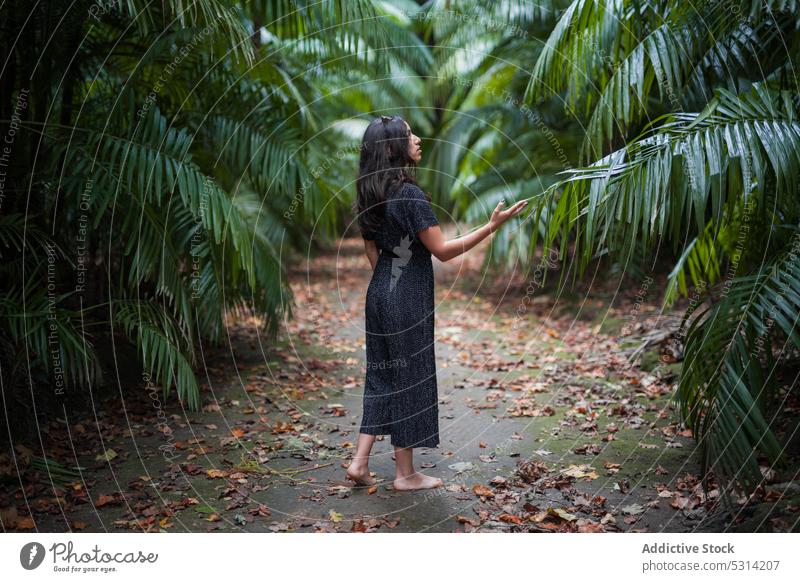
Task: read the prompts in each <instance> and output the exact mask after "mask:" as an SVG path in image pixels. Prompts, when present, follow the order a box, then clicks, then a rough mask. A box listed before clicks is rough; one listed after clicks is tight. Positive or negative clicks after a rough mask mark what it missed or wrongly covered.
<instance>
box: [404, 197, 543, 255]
mask: <svg viewBox="0 0 800 582" xmlns="http://www.w3.org/2000/svg"><path fill="white" fill-rule="evenodd" d="M503 204H504V202H500V203H499V204H498V205H497V207H495V209H494V212H492V217H491V218H490V219H489V222H487V223H486V224H484V225H483V226H482V227H480V228H479V229H477V230H474V231H472V232H470V233H469V234H465V235H464V236H460V237H458V238H454V239H451V240H447V239H446V238H445V237H444V234H443V233H442V229H441V228H439V226H438V225H436V226H431V227H430V228H427V229H425V230H421V231H420V232H419V233H418V236H419V240H421V241H422V244H424V245H425V246H426V247H427V249H428V250H429V251H430V252H431V254H432V255H433V256H434V257H436V258H437V259H439V260H440V261H442V262H444V261H449V260H450V259H453V258H455V257H457V256H459V255H462V254H464V253H466V252H467V251H468V250H470V249H472V248H473V247H474V246H475V245H477V244H478V243H479V242H481V241H482V240H483V239H485V238H486V237H487V236H489V235H490V234H492V233H493V232H494V231H496V230H497V229H498V228H500V227H501V226H502V225H503V223H504V222H505V221H506V220H508V219H509V218H511V217H512V216H516V215H517V214H519V213H520V212H522V210H523V209H524V208H525V206H526V205H527V204H528V202H527V201H526V200H521V201H520V202H517V203H516V204H514V206H512V207H511V208H509V209H508V210H502V208H503Z"/></svg>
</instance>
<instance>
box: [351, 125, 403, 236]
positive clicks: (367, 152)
mask: <svg viewBox="0 0 800 582" xmlns="http://www.w3.org/2000/svg"><path fill="white" fill-rule="evenodd" d="M409 135H410V130H409V129H408V126H407V125H406V122H405V120H404V119H403V118H402V117H400V116H399V115H392V116H387V115H381V116H380V117H378V118H376V119H373V120H372V122H370V124H369V125H368V126H367V129H366V131H365V132H364V138H363V139H362V141H361V158H360V160H359V163H358V178H357V179H356V201H355V204H353V212H355V213H356V215H357V216H358V226H359V228H360V229H361V233H362V234H370V235H374V234H375V233H376V232H377V231H378V229H380V227H381V223H382V222H383V216H384V211H385V207H386V205H385V204H384V202H386V198H387V195H388V194H389V193H390V192H392V191H393V190H394V189H395V188H399V187H400V186H402V185H403V183H404V182H410V183H412V184H414V185H416V184H417V180H416V177H415V174H416V172H415V170H416V163H415V162H414V160H412V159H411V157H410V156H409V155H408V136H409Z"/></svg>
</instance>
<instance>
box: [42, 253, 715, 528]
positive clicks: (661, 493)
mask: <svg viewBox="0 0 800 582" xmlns="http://www.w3.org/2000/svg"><path fill="white" fill-rule="evenodd" d="M476 261H477V259H474V260H473V261H472V262H471V263H463V264H455V265H451V264H447V265H441V264H438V265H437V311H436V335H437V344H436V355H437V364H438V378H439V394H440V408H439V411H440V432H441V444H440V446H439V448H438V449H436V450H427V451H426V450H421V451H418V454H417V455H416V458H417V463H418V464H419V466H420V467H422V468H424V470H425V471H427V472H428V473H430V474H435V475H438V476H441V477H442V478H443V479H444V481H445V483H446V487H445V488H442V489H438V490H433V491H427V492H413V493H412V492H396V491H393V490H392V488H391V481H392V477H393V461H392V450H391V447H390V446H389V442H388V437H387V438H386V439H385V440H381V441H378V442H377V443H376V446H375V449H374V457H373V461H372V467H371V468H372V471H374V473H375V476H376V477H377V478H378V479H379V484H378V486H377V487H374V488H371V489H353V488H351V487H350V486H349V485H348V483H347V482H346V481H344V466H346V463H347V460H348V459H349V457H350V455H351V454H352V451H353V443H354V442H355V440H356V438H357V431H358V426H359V421H360V410H361V408H360V407H361V393H362V389H363V373H364V353H365V352H364V332H363V309H364V292H365V289H366V285H367V283H368V280H369V272H368V263H367V261H366V258H365V257H364V256H363V253H362V250H361V245H360V243H359V242H358V241H350V240H348V241H343V243H342V245H341V246H340V247H339V249H338V251H337V252H334V253H330V254H327V255H325V256H322V257H320V258H318V259H316V260H314V261H312V262H311V264H309V265H304V266H303V267H301V268H297V269H296V270H294V271H293V272H292V274H291V276H292V286H293V289H294V292H295V297H296V308H295V310H294V313H295V318H294V319H292V320H291V321H289V322H288V325H287V326H286V328H285V329H284V330H282V332H281V334H280V337H279V342H278V343H277V344H275V343H270V342H267V341H265V340H264V339H263V338H262V337H260V336H259V333H258V327H257V325H256V324H257V322H254V321H243V322H239V323H237V324H236V325H235V326H233V327H231V328H230V330H229V346H228V349H227V350H219V351H218V352H216V353H215V354H212V355H211V356H209V358H208V359H207V360H206V362H205V369H206V372H207V377H208V381H207V382H206V387H205V390H204V393H203V402H204V407H203V411H202V412H201V413H184V412H183V411H181V410H180V408H179V407H178V406H176V405H175V404H174V402H173V403H170V404H167V403H163V404H162V403H161V402H160V400H158V398H157V396H156V397H155V398H151V399H145V405H144V406H138V407H137V406H131V409H130V410H127V408H126V412H125V414H124V415H123V414H121V413H120V411H119V410H113V409H112V410H106V412H104V413H100V414H99V415H98V417H97V418H96V419H86V420H85V421H84V422H80V423H77V422H74V421H70V428H71V430H70V433H71V434H72V437H73V438H74V439H75V442H80V444H79V445H78V446H76V447H70V449H73V448H74V449H76V451H75V454H76V455H77V458H78V462H79V463H80V465H81V466H82V467H84V469H85V470H83V471H82V472H81V475H82V477H81V479H80V480H78V481H73V482H71V483H69V484H68V485H65V486H64V488H63V490H62V489H59V490H57V492H58V493H59V496H58V497H55V498H54V497H52V493H51V498H50V499H49V503H44V502H42V503H41V504H40V507H39V508H38V509H35V510H34V515H33V517H34V522H35V524H34V527H36V528H37V529H40V530H41V531H63V530H66V529H68V528H71V529H79V530H89V531H103V530H108V531H119V530H128V531H130V530H134V531H139V530H145V531H153V530H156V531H157V530H162V529H163V530H167V531H207V530H220V531H232V530H246V531H315V530H325V531H328V530H330V531H444V532H453V531H475V530H478V531H496V530H503V531H546V530H556V531H621V530H636V531H653V532H656V531H683V532H685V531H708V530H712V531H721V530H722V529H724V527H725V525H724V523H723V522H722V521H721V518H715V517H713V516H711V515H710V514H709V509H710V508H712V507H713V506H714V500H713V499H706V498H705V496H704V495H703V493H702V490H701V488H700V486H699V482H698V477H697V473H698V464H697V459H696V455H695V454H694V453H693V451H694V443H693V441H692V439H691V438H690V436H691V435H690V433H688V432H687V431H681V429H680V428H679V427H678V426H677V424H676V422H675V421H676V419H677V414H676V411H675V409H674V406H673V404H672V403H671V402H670V395H671V393H672V391H673V384H674V381H675V378H674V369H673V368H672V367H670V366H660V367H657V368H656V369H655V370H651V371H649V372H648V371H646V370H642V369H640V368H638V367H631V366H630V365H629V364H628V362H627V359H626V357H624V356H623V355H621V354H620V350H621V349H622V348H624V347H625V346H626V341H627V340H626V338H625V337H616V336H617V335H619V334H620V330H621V328H624V327H626V326H628V327H630V326H635V325H637V324H636V322H638V321H639V316H640V315H642V313H643V312H644V311H650V312H652V311H653V310H654V308H651V307H648V306H646V305H644V306H642V305H640V306H639V307H638V308H636V311H637V314H636V317H633V316H632V315H631V313H632V311H631V303H630V301H628V302H627V304H626V305H627V307H624V308H619V309H612V310H608V305H609V303H610V298H609V297H605V296H596V297H595V296H593V297H590V298H589V299H585V298H583V297H567V296H562V297H560V298H558V300H557V301H556V298H554V297H551V296H549V295H545V294H542V293H541V291H540V290H539V289H538V287H535V288H533V287H529V289H531V290H532V292H531V293H529V295H528V297H527V299H523V295H524V288H523V291H522V294H520V293H519V292H516V294H513V293H509V294H508V295H507V296H506V297H505V298H504V299H503V300H502V301H501V300H500V299H501V298H500V297H499V296H497V294H492V293H487V294H486V295H476V294H474V291H475V290H476V289H478V288H481V289H484V288H486V287H487V286H488V287H492V288H494V289H497V288H498V286H497V284H496V282H490V281H481V276H480V269H479V263H478V262H476ZM612 291H613V290H612ZM633 294H635V290H634V293H633ZM520 306H524V312H523V309H522V308H521V307H520ZM234 372H235V373H234ZM148 403H149V404H152V406H148V405H147V404H148ZM134 410H135V411H134ZM75 433H77V434H75ZM78 449H80V451H79V450H78ZM108 451H112V453H108ZM51 491H52V490H51ZM33 493H34V492H31V494H32V495H33ZM64 507H65V508H67V509H65V510H64V511H63V512H62V508H64Z"/></svg>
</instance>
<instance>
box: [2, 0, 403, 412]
mask: <svg viewBox="0 0 800 582" xmlns="http://www.w3.org/2000/svg"><path fill="white" fill-rule="evenodd" d="M307 4H308V6H307V7H306V6H303V3H297V2H288V1H286V2H277V1H265V2H248V3H246V4H244V5H240V4H239V3H236V2H227V1H220V0H197V1H194V2H182V1H179V0H175V1H168V2H145V1H139V0H127V1H124V2H119V1H116V2H112V1H108V2H106V1H100V0H98V1H95V2H89V1H78V2H74V3H65V2H57V1H42V2H38V3H35V5H33V4H30V5H29V3H27V2H20V1H17V2H13V1H12V2H5V3H3V5H2V8H0V14H2V18H0V22H2V24H1V25H0V26H2V44H3V51H2V53H3V55H8V59H7V60H6V62H5V63H4V68H3V71H2V85H1V86H0V97H1V99H0V120H3V121H2V125H0V128H2V133H3V136H4V137H6V138H8V136H11V137H12V138H13V139H11V142H12V143H7V152H6V155H5V157H4V159H3V167H2V170H3V172H4V174H3V178H4V181H3V192H2V194H3V197H2V207H1V208H0V212H1V214H0V259H2V260H1V261H0V263H1V264H0V270H1V271H2V275H1V277H2V283H0V285H2V287H0V311H2V321H3V325H2V327H0V373H1V374H2V384H3V390H4V396H6V397H7V400H8V402H7V405H9V406H11V404H12V400H13V399H14V398H15V397H16V395H18V394H24V393H26V392H28V389H27V388H28V386H31V387H34V388H36V387H43V386H50V387H52V389H53V391H54V392H55V393H56V394H63V393H65V391H68V390H70V389H80V388H85V387H88V386H92V385H95V384H98V383H99V382H101V381H102V378H101V374H102V373H103V372H105V373H106V375H108V374H109V373H111V375H112V378H113V377H114V376H117V377H118V376H119V369H118V362H117V359H116V357H115V355H114V354H115V353H116V351H117V348H118V346H119V344H120V342H131V343H133V344H135V345H136V347H137V350H138V353H139V359H140V361H141V364H142V365H143V367H144V369H145V372H146V373H147V375H148V376H150V377H152V378H153V381H154V382H157V383H158V384H159V385H161V386H163V388H164V389H165V391H170V390H172V389H173V388H174V389H176V390H177V394H178V396H179V397H180V399H181V400H182V401H183V402H184V403H185V404H186V405H187V406H188V407H190V408H195V407H197V405H198V403H199V394H198V382H197V374H196V373H195V372H194V371H193V370H194V369H196V366H197V365H198V359H197V356H198V353H199V347H200V345H201V343H202V342H204V341H211V342H213V341H218V340H220V339H222V337H223V336H224V325H223V317H224V316H225V314H226V313H228V312H231V311H237V310H238V311H242V310H252V311H254V312H255V313H256V314H257V315H258V316H259V317H260V318H262V320H263V321H264V324H265V328H266V329H267V330H268V331H274V330H275V329H276V328H277V324H278V323H279V322H280V321H281V318H282V317H283V316H284V315H288V314H289V311H290V305H291V296H290V291H289V288H288V285H287V283H286V276H285V273H284V270H285V267H286V260H287V257H288V258H291V256H292V255H291V252H292V249H299V248H300V247H302V246H304V245H305V244H306V243H307V241H308V240H309V233H310V232H311V230H312V227H314V228H316V236H326V235H327V236H330V235H332V234H333V232H334V228H335V227H336V226H337V221H340V220H341V218H342V209H343V208H345V207H346V201H342V200H341V199H340V197H338V195H337V192H336V190H335V189H334V187H333V185H335V184H336V176H334V175H323V174H322V173H321V172H318V171H315V168H317V167H318V165H319V164H320V160H325V159H327V158H328V157H329V156H330V155H331V153H330V152H332V151H334V150H335V149H336V142H337V139H338V138H337V137H336V135H334V134H332V132H330V131H325V130H326V128H327V123H328V122H329V120H330V119H333V118H335V117H332V116H335V112H336V106H335V103H334V104H331V101H326V100H324V99H322V98H323V93H322V88H323V87H325V85H324V83H322V82H321V79H324V78H325V76H326V75H329V74H330V75H336V74H339V73H340V72H341V71H346V70H348V69H350V68H353V67H354V66H356V65H358V66H360V67H363V68H367V69H369V70H372V71H374V74H381V72H383V73H384V74H385V72H386V71H387V68H388V64H387V59H386V58H385V57H384V56H382V55H383V53H384V50H383V49H384V48H385V46H386V38H385V37H384V36H383V35H381V34H379V29H378V28H376V27H375V26H374V21H375V19H376V18H377V13H376V10H375V6H374V5H373V3H372V2H369V1H353V0H339V1H335V0H331V1H323V2H308V3H307ZM320 63H323V65H322V66H320ZM317 101H320V105H319V106H317V105H315V103H316V102H317ZM7 141H8V140H7ZM326 205H329V209H328V210H329V211H328V212H323V211H322V209H323V208H325V207H326ZM125 380H129V379H125ZM37 390H39V389H38V388H37ZM39 393H40V394H42V396H46V395H47V394H50V395H52V394H53V392H42V391H41V390H39Z"/></svg>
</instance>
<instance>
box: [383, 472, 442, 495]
mask: <svg viewBox="0 0 800 582" xmlns="http://www.w3.org/2000/svg"><path fill="white" fill-rule="evenodd" d="M443 485H444V481H442V480H441V479H439V478H438V477H431V476H430V475H425V474H424V473H420V472H419V471H417V472H415V473H412V474H411V475H409V476H408V477H398V478H397V479H395V480H394V488H395V489H396V490H398V491H414V490H415V489H435V488H437V487H441V486H443Z"/></svg>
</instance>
